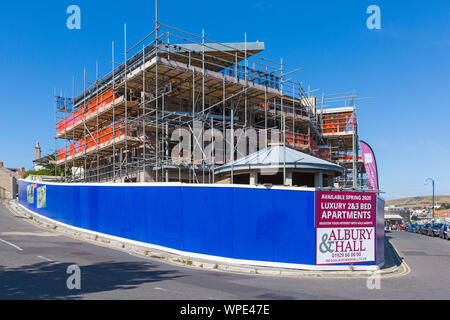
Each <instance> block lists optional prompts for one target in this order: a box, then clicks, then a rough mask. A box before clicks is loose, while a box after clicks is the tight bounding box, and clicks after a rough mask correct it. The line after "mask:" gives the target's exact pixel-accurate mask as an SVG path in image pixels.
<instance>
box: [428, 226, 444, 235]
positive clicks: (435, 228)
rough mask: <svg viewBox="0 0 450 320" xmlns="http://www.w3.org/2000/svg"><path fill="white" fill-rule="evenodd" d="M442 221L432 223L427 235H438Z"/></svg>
mask: <svg viewBox="0 0 450 320" xmlns="http://www.w3.org/2000/svg"><path fill="white" fill-rule="evenodd" d="M441 228H442V223H432V224H431V225H430V228H429V229H428V235H429V236H430V237H439V231H441Z"/></svg>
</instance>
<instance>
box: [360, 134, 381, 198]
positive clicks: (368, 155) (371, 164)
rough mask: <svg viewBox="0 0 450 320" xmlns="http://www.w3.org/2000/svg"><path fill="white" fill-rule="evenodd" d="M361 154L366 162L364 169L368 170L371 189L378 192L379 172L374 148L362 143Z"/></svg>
mask: <svg viewBox="0 0 450 320" xmlns="http://www.w3.org/2000/svg"><path fill="white" fill-rule="evenodd" d="M360 144H361V152H362V157H363V160H364V168H365V169H366V174H367V178H368V179H369V189H370V190H378V188H379V186H378V172H377V162H376V160H375V154H374V153H373V150H372V148H371V147H370V146H369V145H368V144H367V143H366V142H364V141H360Z"/></svg>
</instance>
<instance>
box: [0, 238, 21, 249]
mask: <svg viewBox="0 0 450 320" xmlns="http://www.w3.org/2000/svg"><path fill="white" fill-rule="evenodd" d="M0 241H1V242H4V243H6V244H9V245H10V246H11V247H14V248H16V249H17V250H19V251H23V249H22V248H21V247H19V246H16V245H15V244H14V243H11V242H8V241H6V240H3V239H0Z"/></svg>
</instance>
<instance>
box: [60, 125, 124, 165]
mask: <svg viewBox="0 0 450 320" xmlns="http://www.w3.org/2000/svg"><path fill="white" fill-rule="evenodd" d="M123 124H124V122H120V123H116V124H115V125H114V126H112V125H111V126H109V127H108V128H106V129H104V130H102V131H100V132H99V133H98V134H97V133H95V134H93V135H92V136H88V137H87V138H86V139H81V140H79V141H77V142H75V143H74V144H71V145H69V146H68V147H66V148H63V149H60V150H58V160H59V161H61V160H64V159H65V158H66V157H71V156H73V155H77V154H79V153H81V152H84V151H85V150H86V151H88V150H90V149H92V148H96V147H97V143H98V145H100V146H101V145H102V144H104V143H107V142H109V141H111V140H112V139H115V138H120V137H122V136H124V135H125V128H119V127H121V126H123ZM127 135H128V136H129V137H131V131H130V130H129V127H128V132H127Z"/></svg>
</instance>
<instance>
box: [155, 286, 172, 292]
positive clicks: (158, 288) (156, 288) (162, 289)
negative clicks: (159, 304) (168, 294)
mask: <svg viewBox="0 0 450 320" xmlns="http://www.w3.org/2000/svg"><path fill="white" fill-rule="evenodd" d="M153 289H155V290H161V291H169V290H167V289H164V288H160V287H154V288H153Z"/></svg>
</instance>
